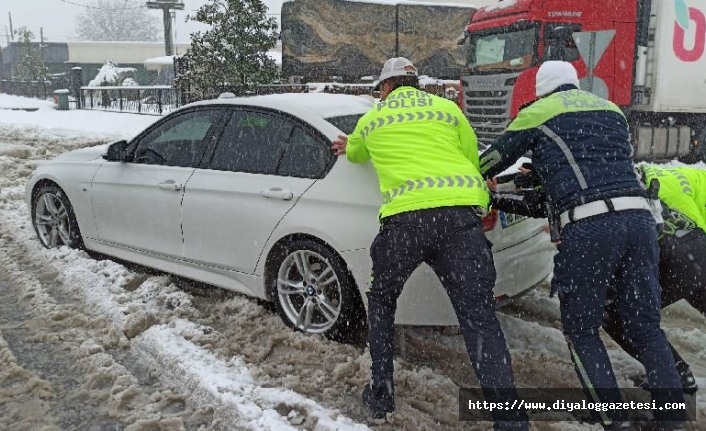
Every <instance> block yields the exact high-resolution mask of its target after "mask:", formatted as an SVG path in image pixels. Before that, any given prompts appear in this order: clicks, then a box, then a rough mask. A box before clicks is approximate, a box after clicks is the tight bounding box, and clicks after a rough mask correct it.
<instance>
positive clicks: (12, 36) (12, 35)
mask: <svg viewBox="0 0 706 431" xmlns="http://www.w3.org/2000/svg"><path fill="white" fill-rule="evenodd" d="M7 16H9V17H10V37H11V38H12V41H13V42H14V41H15V32H14V31H13V30H12V12H8V13H7Z"/></svg>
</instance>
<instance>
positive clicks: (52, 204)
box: [32, 184, 83, 248]
mask: <svg viewBox="0 0 706 431" xmlns="http://www.w3.org/2000/svg"><path fill="white" fill-rule="evenodd" d="M32 225H33V226H34V230H35V232H37V237H39V242H41V243H42V245H43V246H44V247H46V248H56V247H62V246H67V247H70V248H80V247H82V246H83V240H82V238H81V231H80V230H79V228H78V222H77V221H76V215H75V214H74V210H73V207H72V206H71V203H70V202H69V199H68V198H67V197H66V194H65V193H64V191H63V190H61V189H60V188H59V187H57V186H56V185H53V184H47V185H45V186H42V187H41V188H40V189H39V190H38V191H37V192H36V193H35V194H34V198H33V199H32Z"/></svg>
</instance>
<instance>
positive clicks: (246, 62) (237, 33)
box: [181, 0, 279, 91]
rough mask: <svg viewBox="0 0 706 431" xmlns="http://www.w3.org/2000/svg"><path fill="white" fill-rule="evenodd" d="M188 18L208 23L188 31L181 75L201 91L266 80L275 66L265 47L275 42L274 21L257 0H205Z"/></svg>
mask: <svg viewBox="0 0 706 431" xmlns="http://www.w3.org/2000/svg"><path fill="white" fill-rule="evenodd" d="M189 19H192V20H195V21H198V22H201V23H204V24H208V25H209V26H210V27H211V28H210V30H208V31H205V32H197V33H192V34H191V47H190V48H189V49H188V51H187V52H186V54H185V55H184V59H185V61H186V62H187V64H188V71H187V72H186V73H185V74H184V75H183V76H182V77H181V78H182V79H183V80H184V81H186V82H188V83H189V84H190V85H192V86H195V87H197V88H199V89H201V90H202V91H209V90H217V89H220V88H223V87H229V86H250V85H253V84H258V83H270V82H272V81H273V80H274V79H276V78H277V76H278V74H279V72H278V70H277V66H276V64H275V62H274V60H272V58H270V57H269V56H268V55H267V51H269V50H271V49H272V48H274V46H275V44H276V43H277V37H278V36H277V21H276V20H275V19H274V18H272V17H269V18H268V17H267V6H265V5H264V4H263V2H262V1H261V0H208V3H206V4H205V5H203V6H201V7H200V8H199V9H198V10H197V11H196V15H195V16H194V17H189Z"/></svg>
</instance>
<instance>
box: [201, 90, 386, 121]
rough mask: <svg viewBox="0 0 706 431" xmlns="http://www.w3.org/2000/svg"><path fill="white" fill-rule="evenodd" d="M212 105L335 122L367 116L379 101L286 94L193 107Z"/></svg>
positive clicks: (216, 101)
mask: <svg viewBox="0 0 706 431" xmlns="http://www.w3.org/2000/svg"><path fill="white" fill-rule="evenodd" d="M212 104H219V105H249V106H260V107H267V108H275V109H279V110H281V111H285V112H291V113H296V112H297V111H300V110H301V109H306V110H307V111H309V112H312V113H314V114H316V115H318V116H320V117H322V118H331V117H340V116H342V115H354V114H364V113H366V112H368V111H369V110H370V108H372V107H373V105H374V104H375V99H373V98H372V97H371V96H352V95H348V94H327V93H284V94H268V95H265V96H251V97H231V98H219V99H213V100H205V101H203V102H196V103H194V104H192V105H189V106H194V105H212Z"/></svg>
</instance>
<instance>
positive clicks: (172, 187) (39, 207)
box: [26, 94, 555, 340]
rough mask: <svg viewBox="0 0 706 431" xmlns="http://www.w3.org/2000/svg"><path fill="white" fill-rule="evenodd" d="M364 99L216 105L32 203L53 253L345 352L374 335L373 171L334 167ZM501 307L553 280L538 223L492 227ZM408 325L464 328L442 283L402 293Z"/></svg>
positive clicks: (56, 182) (72, 173) (45, 179)
mask: <svg viewBox="0 0 706 431" xmlns="http://www.w3.org/2000/svg"><path fill="white" fill-rule="evenodd" d="M372 103H373V101H372V100H371V99H370V98H365V97H360V96H348V95H334V94H284V95H270V96H256V97H247V98H220V99H216V100H211V101H205V102H199V103H195V104H192V105H189V106H186V107H183V108H181V109H179V110H178V111H175V112H173V113H171V114H170V115H167V116H165V117H163V118H162V119H160V120H159V121H157V122H156V123H155V124H153V125H152V126H150V127H149V128H148V129H146V130H145V131H143V132H142V133H140V134H139V135H137V136H136V137H135V138H134V139H132V140H131V141H129V142H127V141H120V142H116V143H113V144H111V145H102V146H96V147H91V148H84V149H81V150H77V151H72V152H69V153H65V154H63V155H61V156H59V157H58V158H56V159H54V160H52V161H50V162H46V163H44V164H42V165H40V166H39V167H38V168H37V170H36V171H35V172H34V174H33V176H32V177H31V179H30V180H29V182H28V184H27V189H26V201H27V204H28V206H29V208H30V209H31V217H32V224H33V226H34V229H35V230H36V233H37V236H38V238H39V240H40V241H41V243H42V244H43V245H44V246H46V247H60V246H68V247H74V248H79V247H80V248H85V249H87V250H91V251H95V252H99V253H102V254H104V255H108V256H113V257H115V258H118V259H122V260H126V261H131V262H136V263H139V264H141V265H144V266H148V267H152V268H156V269H159V270H162V271H165V272H168V273H172V274H176V275H179V276H182V277H185V278H189V279H193V280H198V281H201V282H205V283H208V284H211V285H215V286H219V287H222V288H225V289H229V290H232V291H236V292H241V293H243V294H246V295H251V296H255V297H258V298H262V299H265V300H268V301H273V302H274V304H275V308H276V310H277V312H278V313H279V315H280V316H281V318H282V320H283V321H284V322H285V323H286V324H287V325H289V326H290V327H292V328H296V329H298V330H301V331H304V332H307V333H317V334H325V335H326V336H328V337H329V338H332V339H336V340H349V339H352V338H357V335H356V334H360V332H361V331H362V330H363V329H364V326H365V304H366V296H365V294H364V292H365V290H366V289H367V285H368V282H369V279H370V273H371V261H370V256H369V251H368V248H369V246H370V244H371V243H372V240H373V238H374V237H375V235H376V234H377V232H378V229H379V225H378V219H377V211H378V209H379V206H380V204H381V203H382V199H383V198H382V196H381V194H380V191H379V188H378V183H377V178H376V175H375V172H374V171H373V168H372V166H371V165H370V164H367V165H355V164H352V163H349V162H348V161H347V160H346V159H345V157H342V158H338V157H335V156H334V154H333V152H332V150H331V149H330V143H331V141H332V140H333V139H334V138H335V137H336V136H337V135H339V134H347V133H350V132H351V131H352V130H353V128H354V126H355V124H356V122H357V120H358V119H359V118H360V117H361V115H362V114H364V113H365V112H366V111H367V110H368V109H370V107H371V106H372ZM484 228H485V230H486V234H487V237H488V239H489V240H490V241H491V242H492V243H493V253H494V258H495V265H496V269H497V273H498V279H497V284H496V286H495V295H496V297H497V298H498V301H499V303H502V302H503V300H505V299H508V298H512V297H515V296H517V295H520V294H522V293H523V292H526V291H527V290H528V289H530V288H532V287H533V286H534V285H536V284H537V283H539V282H541V281H542V280H543V279H544V278H545V277H547V275H548V274H549V273H550V272H551V270H552V256H553V253H554V252H555V248H554V247H553V245H552V244H551V243H550V241H549V237H548V234H547V233H546V231H545V222H544V221H543V220H536V219H526V218H518V217H515V216H511V215H509V214H503V213H499V212H497V211H493V212H491V213H490V214H489V215H488V216H487V217H486V218H485V219H484ZM396 321H397V323H398V324H402V325H424V326H432V325H443V326H446V325H457V324H458V322H457V321H456V317H455V314H454V312H453V309H452V307H451V303H450V301H449V299H448V297H447V296H446V294H445V292H444V290H443V288H442V287H441V284H440V283H439V281H438V279H437V278H436V276H435V275H434V273H433V271H432V270H431V269H430V268H429V267H427V266H426V265H423V266H421V267H420V268H418V269H417V271H416V272H415V273H414V274H413V276H412V277H411V279H410V280H409V281H408V282H407V285H406V287H405V290H404V292H403V294H402V296H401V297H400V299H399V301H398V311H397V316H396Z"/></svg>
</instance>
